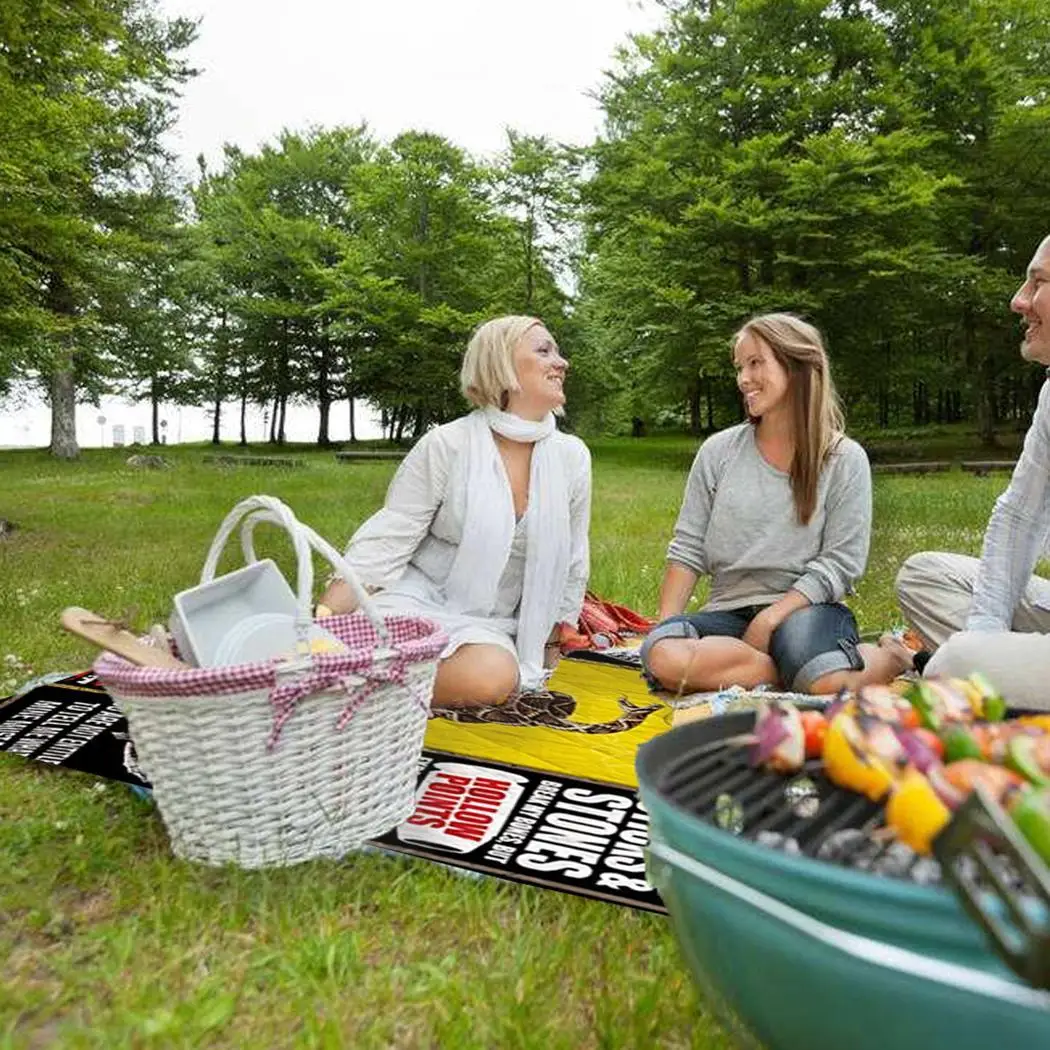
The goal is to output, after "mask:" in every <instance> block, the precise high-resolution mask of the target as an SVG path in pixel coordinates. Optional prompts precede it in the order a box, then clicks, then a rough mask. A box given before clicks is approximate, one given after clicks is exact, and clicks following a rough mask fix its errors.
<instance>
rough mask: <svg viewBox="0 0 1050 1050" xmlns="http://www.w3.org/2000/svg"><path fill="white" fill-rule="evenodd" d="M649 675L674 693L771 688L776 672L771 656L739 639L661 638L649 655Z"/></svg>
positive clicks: (775, 678)
mask: <svg viewBox="0 0 1050 1050" xmlns="http://www.w3.org/2000/svg"><path fill="white" fill-rule="evenodd" d="M648 663H649V672H650V674H652V675H653V676H654V677H655V678H656V679H657V680H658V681H659V682H660V684H661V685H662V686H663V687H664V688H665V689H669V690H670V691H671V692H673V693H678V694H682V693H693V692H697V691H698V690H710V689H721V688H722V687H723V686H729V685H740V686H743V687H744V688H745V689H753V688H754V687H755V686H756V685H772V684H774V683H775V682H776V680H777V669H776V666H775V665H774V663H773V661H772V660H771V659H770V657H769V655H768V654H766V653H760V652H759V651H758V650H757V649H752V648H751V646H750V645H748V644H747V643H746V642H742V641H740V639H739V638H724V637H710V638H662V639H661V640H660V641H658V642H657V643H656V644H655V645H654V646H653V647H652V649H651V650H650V652H649V661H648Z"/></svg>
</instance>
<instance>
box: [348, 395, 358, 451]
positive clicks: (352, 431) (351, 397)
mask: <svg viewBox="0 0 1050 1050" xmlns="http://www.w3.org/2000/svg"><path fill="white" fill-rule="evenodd" d="M347 401H348V402H349V403H350V440H351V441H354V442H356V441H357V429H356V426H355V422H356V421H355V419H354V391H353V387H351V388H350V389H349V390H348V391H347Z"/></svg>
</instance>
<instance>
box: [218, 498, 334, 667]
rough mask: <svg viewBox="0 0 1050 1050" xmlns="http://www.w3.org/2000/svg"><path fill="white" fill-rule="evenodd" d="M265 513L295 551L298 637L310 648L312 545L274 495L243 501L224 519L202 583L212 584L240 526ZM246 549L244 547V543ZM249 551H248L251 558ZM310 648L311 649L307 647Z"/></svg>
mask: <svg viewBox="0 0 1050 1050" xmlns="http://www.w3.org/2000/svg"><path fill="white" fill-rule="evenodd" d="M257 513H259V514H261V513H265V514H266V515H267V520H269V521H272V522H274V523H275V524H278V525H281V526H282V527H283V528H284V530H285V532H287V533H288V536H289V538H290V539H291V541H292V545H293V547H294V548H295V561H296V575H297V584H298V587H297V590H298V595H297V600H298V611H297V613H296V617H295V628H296V634H297V635H298V636H299V641H300V643H302V645H304V646H307V638H306V632H307V629H308V628H309V626H310V623H311V622H312V620H313V617H312V615H311V612H310V597H311V595H312V594H313V589H314V564H313V557H312V555H311V554H310V547H309V544H308V543H307V542H306V537H305V536H304V535H303V532H302V527H301V525H300V522H299V519H298V518H296V516H295V515H294V514H293V513H292V511H291V509H290V508H289V507H287V506H286V505H285V504H283V503H282V502H281V501H280V500H279V499H275V498H274V497H273V496H249V497H248V498H247V499H244V500H241V502H240V503H238V504H237V506H235V507H234V508H233V510H231V511H230V513H229V514H227V515H226V517H225V518H224V519H223V522H222V524H221V525H220V526H219V531H218V532H217V533H215V539H213V540H212V541H211V547H210V548H209V550H208V556H207V558H205V559H204V568H203V569H201V583H202V584H204V583H210V582H211V581H212V580H213V579H215V570H216V568H217V567H218V564H219V558H220V556H221V555H222V552H223V550H224V549H225V548H226V543H227V541H228V540H229V538H230V536H231V534H232V533H233V530H234V529H235V528H236V527H237V523H238V522H239V521H240V520H241V519H242V518H246V517H248V516H250V515H252V514H257ZM242 546H243V544H242ZM248 550H249V548H245V554H246V556H248ZM256 560H257V559H256V558H255V552H254V551H251V555H250V557H248V561H249V564H250V563H251V562H254V561H256ZM307 648H308V646H307Z"/></svg>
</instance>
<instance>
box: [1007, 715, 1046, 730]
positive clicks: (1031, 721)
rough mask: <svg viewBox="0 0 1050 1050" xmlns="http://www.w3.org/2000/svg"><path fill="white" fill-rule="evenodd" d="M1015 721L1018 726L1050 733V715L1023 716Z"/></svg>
mask: <svg viewBox="0 0 1050 1050" xmlns="http://www.w3.org/2000/svg"><path fill="white" fill-rule="evenodd" d="M1015 721H1016V722H1017V723H1018V725H1023V726H1035V727H1037V728H1039V729H1042V730H1043V731H1044V732H1046V733H1050V715H1021V717H1020V718H1018V719H1015Z"/></svg>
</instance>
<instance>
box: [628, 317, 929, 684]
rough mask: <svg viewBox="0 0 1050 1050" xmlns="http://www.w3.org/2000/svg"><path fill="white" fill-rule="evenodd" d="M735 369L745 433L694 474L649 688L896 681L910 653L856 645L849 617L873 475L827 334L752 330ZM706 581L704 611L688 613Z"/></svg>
mask: <svg viewBox="0 0 1050 1050" xmlns="http://www.w3.org/2000/svg"><path fill="white" fill-rule="evenodd" d="M733 363H734V366H735V368H736V376H737V386H738V388H739V390H740V393H741V395H742V397H743V399H744V405H745V408H746V411H747V416H748V420H747V422H745V423H741V424H739V425H737V426H734V427H729V428H728V429H726V430H722V431H720V432H719V433H717V434H714V435H713V436H712V437H710V438H708V439H707V441H705V442H704V444H703V445H702V446H701V448H700V451H699V452H698V453H697V456H696V459H695V460H694V462H693V466H692V469H691V470H690V472H689V480H688V481H687V483H686V490H685V498H684V500H683V502H682V508H681V511H680V512H679V515H678V521H677V523H676V525H675V529H674V536H673V538H672V540H671V543H670V546H669V548H668V552H667V568H666V571H665V574H664V579H663V585H662V587H661V590H660V621H661V622H660V623H659V624H658V625H657V626H656V627H655V628H654V629H653V630H652V632H651V633H650V634H649V636H648V638H647V639H646V641H645V643H644V645H643V646H642V664H643V667H644V668H645V671H646V673H647V676H648V678H649V680H650V682H651V683H652V684H653V685H655V686H659V687H662V688H664V689H668V690H671V691H673V692H676V693H684V692H694V691H698V690H711V689H719V688H722V687H723V686H730V685H741V686H744V687H745V688H753V687H755V686H758V685H763V684H767V685H777V684H779V685H780V686H782V687H783V688H786V689H790V690H793V691H796V692H805V693H833V692H837V691H838V690H839V689H841V688H842V687H843V686H846V687H849V688H856V687H858V686H860V685H865V684H869V683H876V682H888V681H890V680H891V679H892V678H893V677H894V676H895V675H897V674H899V673H900V672H901V671H903V670H905V669H906V668H907V667H908V666H910V662H911V656H910V653H909V652H908V650H907V649H906V648H905V647H904V646H903V645H901V644H900V643H899V642H898V641H896V640H895V639H894V638H893V637H892V636H888V635H887V636H885V637H884V638H883V639H882V640H881V641H880V642H879V644H878V645H877V646H876V645H867V644H862V643H861V642H860V637H859V635H858V632H857V624H856V621H855V620H854V618H853V613H852V612H851V611H850V610H849V608H848V607H847V606H846V605H844V604H843V599H844V598H845V596H846V595H847V594H849V593H850V592H851V591H852V589H853V584H854V582H855V581H856V580H857V579H858V578H859V577H860V576H861V574H862V573H863V572H864V567H865V564H866V562H867V558H868V545H869V541H870V538H871V470H870V468H869V466H868V458H867V456H866V454H865V452H864V450H863V449H862V448H861V447H860V445H858V444H857V443H856V442H855V441H853V440H851V439H850V438H848V437H846V436H845V434H844V432H843V429H844V424H843V417H842V410H841V407H840V405H839V400H838V396H837V394H836V393H835V386H834V384H833V382H832V379H831V371H830V367H829V364H828V357H827V353H826V351H825V349H824V342H823V339H822V338H821V335H820V332H819V331H818V330H817V329H816V328H814V327H813V325H811V324H808V323H807V322H806V321H803V320H802V319H801V318H800V317H796V316H795V315H794V314H789V313H771V314H763V315H760V316H758V317H754V318H752V319H751V320H750V321H748V322H747V323H746V324H745V325H744V326H743V327H742V328H741V329H740V330H739V331H738V332H737V333H736V335H735V336H734V338H733ZM701 576H709V577H710V580H711V589H710V594H709V596H708V600H707V602H706V603H705V605H704V606H703V608H702V609H701V610H699V611H698V612H692V613H687V612H685V609H686V606H687V605H688V603H689V600H690V598H691V596H692V593H693V589H694V587H695V586H696V583H697V580H698V579H699V578H700V577H701Z"/></svg>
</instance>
